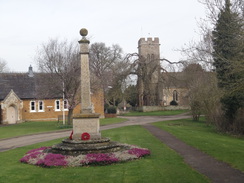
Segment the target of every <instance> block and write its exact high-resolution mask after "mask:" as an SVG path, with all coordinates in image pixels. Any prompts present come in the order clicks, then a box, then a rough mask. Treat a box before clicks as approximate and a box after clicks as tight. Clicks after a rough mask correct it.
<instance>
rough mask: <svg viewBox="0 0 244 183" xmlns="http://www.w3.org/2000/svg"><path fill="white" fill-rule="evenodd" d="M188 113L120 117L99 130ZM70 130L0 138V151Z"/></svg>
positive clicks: (187, 116)
mask: <svg viewBox="0 0 244 183" xmlns="http://www.w3.org/2000/svg"><path fill="white" fill-rule="evenodd" d="M189 117H190V116H189V115H186V114H181V115H175V116H138V117H122V118H126V119H128V121H125V122H122V123H117V124H111V125H106V126H101V128H100V129H101V130H108V129H113V128H119V127H123V126H131V125H144V124H148V123H152V122H157V121H168V120H176V119H185V118H189ZM70 132H71V130H70V129H69V130H62V131H55V132H48V133H41V134H34V135H26V136H20V137H15V138H9V139H4V140H0V152H3V151H7V150H10V149H15V148H17V147H23V146H27V145H31V144H36V143H39V142H45V141H49V140H54V139H58V138H64V137H68V136H69V135H70Z"/></svg>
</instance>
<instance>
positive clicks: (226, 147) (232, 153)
mask: <svg viewBox="0 0 244 183" xmlns="http://www.w3.org/2000/svg"><path fill="white" fill-rule="evenodd" d="M154 125H155V126H157V127H160V128H162V129H164V130H166V131H168V132H170V133H171V134H173V135H174V136H176V137H177V138H179V139H181V140H182V141H184V142H185V143H187V144H188V145H191V146H193V147H196V148H197V149H199V150H201V151H203V152H205V153H207V154H209V155H211V156H213V157H215V158H216V159H218V160H220V161H224V162H226V163H228V164H230V165H231V166H233V167H235V168H237V169H240V170H242V171H243V172H244V138H243V137H240V138H237V137H232V136H229V135H225V134H220V133H217V132H216V131H215V129H214V128H213V127H211V126H208V125H206V123H204V119H203V118H201V121H200V122H194V121H192V120H191V119H182V120H176V121H167V122H158V123H154Z"/></svg>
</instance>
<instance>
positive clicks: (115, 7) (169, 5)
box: [0, 0, 205, 72]
mask: <svg viewBox="0 0 244 183" xmlns="http://www.w3.org/2000/svg"><path fill="white" fill-rule="evenodd" d="M204 16H205V10H204V6H203V5H202V4H200V3H199V2H198V1H197V0H0V58H2V59H4V60H5V61H6V62H7V64H8V67H9V69H10V70H11V71H15V72H27V70H28V67H29V65H30V64H31V65H33V67H34V71H36V70H37V68H36V66H35V61H34V57H35V55H36V50H37V48H38V46H40V45H41V44H42V43H45V42H47V41H48V40H49V39H50V38H59V39H67V40H74V41H78V40H79V39H81V36H80V35H79V30H80V29H81V28H87V29H88V32H89V33H88V37H90V41H91V44H92V43H94V42H104V43H105V44H106V45H107V46H111V45H112V44H119V45H120V46H121V47H122V48H123V50H124V52H125V53H134V52H137V43H138V40H139V39H140V38H141V37H159V40H160V44H161V47H160V53H161V58H167V59H169V60H172V61H178V60H180V59H181V58H182V56H181V55H180V53H179V52H177V51H175V50H176V49H180V48H181V47H182V46H184V44H187V43H188V42H190V41H191V40H197V39H199V35H198V26H197V21H198V20H199V19H200V18H201V17H204ZM77 44H78V43H77Z"/></svg>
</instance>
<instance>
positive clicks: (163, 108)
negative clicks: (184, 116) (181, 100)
mask: <svg viewBox="0 0 244 183" xmlns="http://www.w3.org/2000/svg"><path fill="white" fill-rule="evenodd" d="M188 109H190V107H189V106H142V107H138V108H137V110H138V111H141V112H152V111H171V110H188Z"/></svg>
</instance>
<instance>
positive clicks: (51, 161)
mask: <svg viewBox="0 0 244 183" xmlns="http://www.w3.org/2000/svg"><path fill="white" fill-rule="evenodd" d="M36 165H39V166H47V167H50V166H66V165H67V161H66V160H65V156H63V155H61V154H52V153H49V154H47V155H46V156H45V157H44V159H40V160H39V161H38V162H37V163H36Z"/></svg>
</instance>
